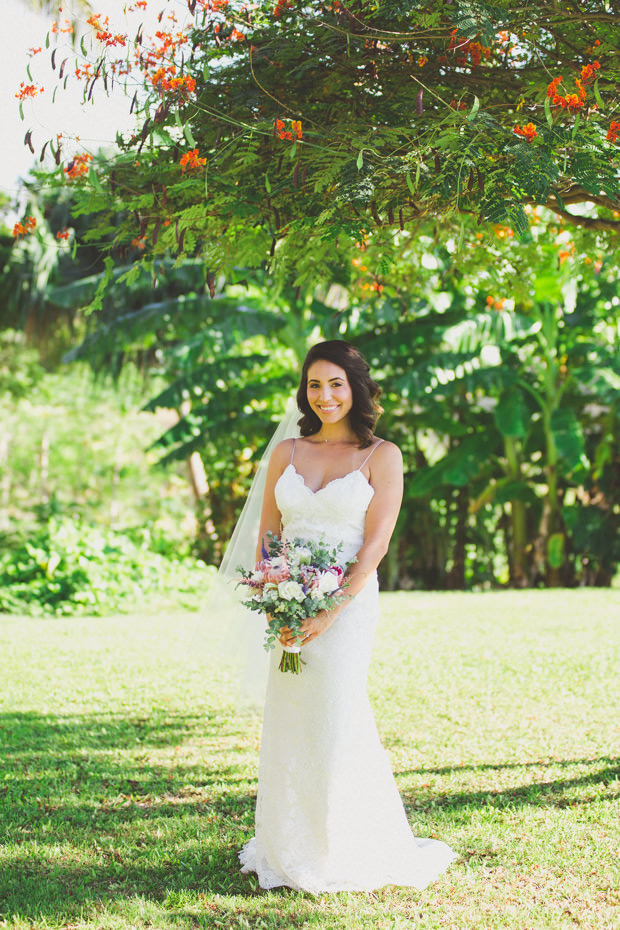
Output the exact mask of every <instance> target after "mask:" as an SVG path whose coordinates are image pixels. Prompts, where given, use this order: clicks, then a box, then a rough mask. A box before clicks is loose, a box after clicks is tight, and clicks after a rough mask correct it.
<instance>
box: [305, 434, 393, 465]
mask: <svg viewBox="0 0 620 930" xmlns="http://www.w3.org/2000/svg"><path fill="white" fill-rule="evenodd" d="M382 442H385V440H384V439H380V440H379V442H378V443H377V444H376V445H375V446H373V447H372V449H371V450H370V452H369V453H368V455H367V456H366V458H365V459H364V461H363V462H362V464H361V465H360V467H359V468H357V469H356V471H361V470H362V468H363V467H364V465H365V464H366V462H367V461H368V459H369V458H370V456H371V455H372V454H373V452H374V451H375V449H378V448H379V446H380V445H381V443H382ZM291 461H293V460H292V459H291Z"/></svg>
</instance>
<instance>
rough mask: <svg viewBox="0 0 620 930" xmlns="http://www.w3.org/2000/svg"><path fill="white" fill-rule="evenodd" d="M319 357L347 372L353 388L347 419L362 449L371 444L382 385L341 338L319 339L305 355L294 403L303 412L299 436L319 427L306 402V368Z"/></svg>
mask: <svg viewBox="0 0 620 930" xmlns="http://www.w3.org/2000/svg"><path fill="white" fill-rule="evenodd" d="M318 361H326V362H332V363H333V364H334V365H339V366H340V368H343V369H344V370H345V372H346V373H347V379H348V381H349V384H350V386H351V391H352V392H353V406H352V407H351V410H350V411H349V423H350V424H351V428H352V429H353V432H354V433H355V435H356V436H357V438H358V439H359V447H360V449H365V448H366V447H367V446H369V445H370V444H371V442H372V439H373V434H374V429H375V425H376V423H377V420H378V419H379V416H380V415H381V414H382V413H383V408H382V407H381V406H380V405H379V403H378V400H379V395H380V394H381V388H380V387H379V385H378V384H377V383H376V382H375V381H373V380H372V378H371V377H370V369H369V368H368V363H367V361H366V359H365V358H364V356H363V355H362V353H361V352H360V351H359V349H356V348H355V346H352V345H350V343H348V342H344V340H342V339H329V340H327V342H318V343H317V344H316V345H315V346H312V348H311V349H310V351H309V352H308V354H307V355H306V358H305V360H304V364H303V368H302V369H301V378H300V382H299V388H298V390H297V406H298V407H299V410H300V411H301V414H302V417H301V419H300V420H299V432H300V433H301V435H302V436H314V434H315V433H318V431H319V430H320V429H321V421H320V420H319V418H318V416H317V415H316V413H314V411H313V410H312V408H311V406H310V404H309V403H308V395H307V387H308V369H309V368H310V366H311V365H313V364H314V362H318Z"/></svg>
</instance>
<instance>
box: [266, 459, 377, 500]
mask: <svg viewBox="0 0 620 930" xmlns="http://www.w3.org/2000/svg"><path fill="white" fill-rule="evenodd" d="M289 468H292V469H293V472H294V473H295V475H296V476H297V478H299V480H300V481H301V483H302V485H303V486H304V488H305V489H306V491H307V492H308V493H309V494H312V496H313V497H314V496H316V495H317V494H320V493H321V491H325V490H326V489H327V488H328V487H329V486H330V484H335V483H336V482H337V481H345V480H346V479H347V478H349V477H350V476H351V475H361V477H362V479H363V481H364V482H365V483H366V484H367V485H368V487H369V488H370V489H371V490H372V491H373V493H374V490H375V489H374V488H373V486H372V484H371V483H370V481H369V480H368V478H367V477H366V475H365V474H364V473H363V472H362V471H361V470H360V469H359V468H354V469H353V471H348V472H347V473H346V475H341V476H340V477H339V478H332V480H331V481H328V482H327V484H324V485H323V487H322V488H317V489H316V491H313V490H312V488H310V487H308V485H307V484H306V480H305V478H304V476H303V475H300V473H299V472H298V471H297V469H296V468H295V465H294V464H293V462H289V464H288V465H287V466H286V468H285V469H284V471H283V472H282V475H283V474H284V472H285V471H288V469H289ZM282 475H280V478H281V477H282Z"/></svg>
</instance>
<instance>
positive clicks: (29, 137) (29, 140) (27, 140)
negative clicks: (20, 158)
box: [24, 129, 34, 155]
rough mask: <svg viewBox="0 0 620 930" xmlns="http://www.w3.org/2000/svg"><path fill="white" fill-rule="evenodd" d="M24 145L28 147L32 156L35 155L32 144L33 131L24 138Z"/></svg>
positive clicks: (29, 131) (30, 130)
mask: <svg viewBox="0 0 620 930" xmlns="http://www.w3.org/2000/svg"><path fill="white" fill-rule="evenodd" d="M24 145H27V146H28V148H29V149H30V151H31V152H32V154H33V155H34V145H33V144H32V129H29V130H28V132H27V133H26V135H25V136H24Z"/></svg>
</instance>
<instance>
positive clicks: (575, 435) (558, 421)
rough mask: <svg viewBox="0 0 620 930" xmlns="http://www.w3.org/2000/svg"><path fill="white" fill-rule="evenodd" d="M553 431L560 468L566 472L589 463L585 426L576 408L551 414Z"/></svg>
mask: <svg viewBox="0 0 620 930" xmlns="http://www.w3.org/2000/svg"><path fill="white" fill-rule="evenodd" d="M551 431H552V433H553V439H554V442H555V445H556V448H557V450H558V455H559V459H560V461H559V466H560V470H561V471H562V472H563V473H564V474H566V473H567V472H571V471H573V469H575V468H576V467H577V465H580V464H587V459H586V457H585V440H584V435H583V427H582V425H581V423H580V422H579V419H578V418H577V414H576V412H575V411H574V410H572V409H568V408H563V409H560V410H554V412H553V414H552V415H551Z"/></svg>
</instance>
